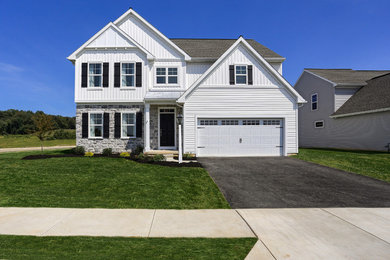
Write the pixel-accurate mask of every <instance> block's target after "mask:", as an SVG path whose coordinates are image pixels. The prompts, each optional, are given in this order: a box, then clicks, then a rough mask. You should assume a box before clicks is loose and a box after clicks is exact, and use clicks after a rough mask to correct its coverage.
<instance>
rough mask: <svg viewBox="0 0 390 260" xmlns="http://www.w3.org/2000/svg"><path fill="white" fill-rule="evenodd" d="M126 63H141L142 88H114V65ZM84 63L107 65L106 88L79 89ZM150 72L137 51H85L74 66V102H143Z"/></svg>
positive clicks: (143, 57)
mask: <svg viewBox="0 0 390 260" xmlns="http://www.w3.org/2000/svg"><path fill="white" fill-rule="evenodd" d="M126 61H128V62H142V65H143V66H142V87H131V88H130V87H128V88H115V87H114V63H116V62H126ZM85 62H88V63H94V62H101V63H104V62H108V63H109V86H108V88H102V87H99V88H89V87H88V88H82V87H81V64H82V63H85ZM150 70H151V68H150V66H149V65H148V62H147V59H146V56H145V54H144V53H143V52H141V51H139V50H134V49H132V50H86V51H84V52H83V53H82V54H81V55H80V57H79V58H78V59H77V60H76V64H75V102H76V103H82V102H96V103H99V102H130V101H131V102H143V98H144V97H145V94H146V92H147V90H148V87H149V85H150V84H149V82H148V81H149V80H148V76H147V75H150V72H149V71H150Z"/></svg>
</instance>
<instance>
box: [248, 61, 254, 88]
mask: <svg viewBox="0 0 390 260" xmlns="http://www.w3.org/2000/svg"><path fill="white" fill-rule="evenodd" d="M248 85H253V70H252V65H248Z"/></svg>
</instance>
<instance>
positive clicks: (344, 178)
mask: <svg viewBox="0 0 390 260" xmlns="http://www.w3.org/2000/svg"><path fill="white" fill-rule="evenodd" d="M199 162H200V163H201V164H202V165H203V166H204V167H205V168H206V170H207V171H208V172H209V173H210V175H211V177H212V178H213V179H214V181H215V182H216V184H217V185H218V187H219V188H220V190H221V191H222V193H223V194H224V196H225V197H226V199H227V201H228V202H229V203H230V205H231V207H232V208H305V207H390V184H388V183H386V182H383V181H379V180H375V179H371V178H369V177H365V176H361V175H357V174H353V173H348V172H345V171H341V170H337V169H333V168H329V167H325V166H321V165H317V164H314V163H309V162H305V161H301V160H298V159H294V158H290V157H249V158H199Z"/></svg>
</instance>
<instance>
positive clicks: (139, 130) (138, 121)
mask: <svg viewBox="0 0 390 260" xmlns="http://www.w3.org/2000/svg"><path fill="white" fill-rule="evenodd" d="M136 124H137V125H136V128H135V132H136V137H142V129H143V125H144V122H143V115H142V112H138V113H137V116H136Z"/></svg>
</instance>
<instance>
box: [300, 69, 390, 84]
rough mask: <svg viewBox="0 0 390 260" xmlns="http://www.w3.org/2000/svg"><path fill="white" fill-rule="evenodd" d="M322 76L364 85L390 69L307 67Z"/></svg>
mask: <svg viewBox="0 0 390 260" xmlns="http://www.w3.org/2000/svg"><path fill="white" fill-rule="evenodd" d="M305 70H307V71H310V72H312V73H314V74H316V75H318V76H320V77H322V78H325V79H327V80H329V81H332V82H333V83H336V84H340V85H343V84H348V85H357V86H364V85H366V84H367V82H366V81H367V80H370V79H372V78H374V77H378V76H381V75H384V74H387V73H390V70H352V69H305Z"/></svg>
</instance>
